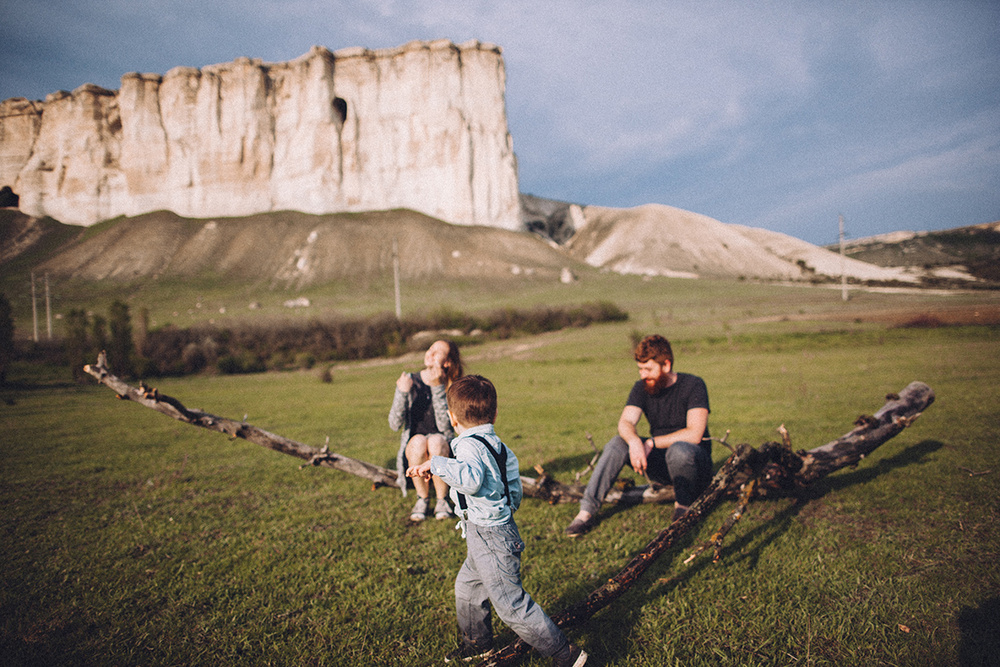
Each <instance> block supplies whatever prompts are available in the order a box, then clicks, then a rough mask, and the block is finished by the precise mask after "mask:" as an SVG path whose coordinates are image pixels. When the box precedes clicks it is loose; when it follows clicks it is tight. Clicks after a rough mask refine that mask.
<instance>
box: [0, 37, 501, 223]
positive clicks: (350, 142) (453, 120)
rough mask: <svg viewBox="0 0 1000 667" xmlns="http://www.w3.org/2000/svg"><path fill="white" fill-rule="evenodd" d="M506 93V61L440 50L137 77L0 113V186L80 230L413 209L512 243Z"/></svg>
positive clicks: (465, 49)
mask: <svg viewBox="0 0 1000 667" xmlns="http://www.w3.org/2000/svg"><path fill="white" fill-rule="evenodd" d="M505 85H506V74H505V70H504V64H503V58H502V56H501V51H500V48H499V47H497V46H493V45H490V44H482V43H480V42H475V41H473V42H466V43H463V44H459V45H456V44H453V43H452V42H450V41H447V40H439V41H434V42H411V43H409V44H406V45H403V46H400V47H398V48H394V49H383V50H377V51H370V50H367V49H361V48H353V49H344V50H340V51H336V52H332V53H331V52H330V51H328V50H327V49H325V48H322V47H313V48H312V49H311V50H310V51H309V53H307V54H305V55H303V56H301V57H299V58H296V59H295V60H292V61H289V62H284V63H262V62H260V61H259V60H251V59H248V58H240V59H237V60H235V61H234V62H230V63H223V64H220V65H212V66H208V67H203V68H201V69H195V68H189V67H178V68H174V69H172V70H170V71H169V72H167V73H166V74H165V75H163V76H160V75H157V74H136V73H130V74H126V75H124V76H123V77H122V83H121V89H120V90H118V91H109V90H104V89H101V88H98V87H97V86H93V85H89V84H87V85H84V86H81V87H80V88H77V89H76V90H74V91H73V92H72V93H66V92H59V93H53V94H51V95H49V96H48V97H47V98H46V100H45V101H44V103H40V102H28V101H27V100H24V99H20V98H15V99H12V100H6V101H4V102H2V103H0V185H10V186H11V187H12V188H13V189H14V191H15V192H16V193H17V194H18V195H19V196H20V208H21V210H22V211H24V212H25V213H28V214H29V215H34V216H42V215H49V216H52V217H53V218H56V219H57V220H60V221H62V222H67V223H73V224H80V225H91V224H93V223H95V222H98V221H100V220H104V219H107V218H112V217H116V216H118V215H129V216H132V215H138V214H141V213H144V212H149V211H154V210H160V209H166V210H170V211H174V212H175V213H177V214H179V215H182V216H187V217H195V218H204V217H215V216H242V215H249V214H253V213H261V212H266V211H278V210H298V211H303V212H306V213H334V212H343V211H365V210H383V209H391V208H411V209H414V210H416V211H419V212H422V213H425V214H427V215H430V216H433V217H436V218H440V219H442V220H445V221H448V222H451V223H456V224H463V225H486V226H492V227H501V228H505V229H519V228H520V219H519V211H520V209H519V200H518V184H517V162H516V158H515V156H514V152H513V145H512V141H511V137H510V134H509V131H508V128H507V117H506V109H505V99H504V95H505Z"/></svg>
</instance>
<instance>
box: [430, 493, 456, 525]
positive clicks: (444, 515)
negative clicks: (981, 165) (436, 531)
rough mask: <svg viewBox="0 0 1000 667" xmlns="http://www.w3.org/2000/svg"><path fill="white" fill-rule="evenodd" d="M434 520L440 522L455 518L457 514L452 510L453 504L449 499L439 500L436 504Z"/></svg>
mask: <svg viewBox="0 0 1000 667" xmlns="http://www.w3.org/2000/svg"><path fill="white" fill-rule="evenodd" d="M434 518H435V519H438V520H440V519H454V518H455V513H454V512H453V511H452V510H451V503H449V502H448V499H447V498H438V499H437V502H436V503H434Z"/></svg>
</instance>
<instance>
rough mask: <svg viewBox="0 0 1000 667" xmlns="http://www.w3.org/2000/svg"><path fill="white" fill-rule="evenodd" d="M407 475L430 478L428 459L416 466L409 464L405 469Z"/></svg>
mask: <svg viewBox="0 0 1000 667" xmlns="http://www.w3.org/2000/svg"><path fill="white" fill-rule="evenodd" d="M406 476H407V477H423V478H424V479H425V480H428V481H429V480H430V478H431V462H430V459H428V460H426V461H424V462H423V463H421V464H420V465H418V466H410V467H409V468H407V469H406Z"/></svg>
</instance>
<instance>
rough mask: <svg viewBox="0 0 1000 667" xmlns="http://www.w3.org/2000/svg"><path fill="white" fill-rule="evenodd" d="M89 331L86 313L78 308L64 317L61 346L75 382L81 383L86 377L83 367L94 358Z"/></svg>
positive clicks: (88, 319) (88, 320)
mask: <svg viewBox="0 0 1000 667" xmlns="http://www.w3.org/2000/svg"><path fill="white" fill-rule="evenodd" d="M89 330H90V318H88V317H87V313H86V312H85V311H83V310H81V309H79V308H74V309H72V310H70V311H69V313H68V314H67V316H66V338H65V339H64V341H63V346H64V347H65V349H66V361H67V363H69V368H70V372H71V373H72V374H73V379H74V380H76V381H77V382H82V381H83V380H84V378H86V377H87V375H86V373H84V371H83V367H84V365H85V364H88V363H90V362H91V361H93V358H94V355H93V354H92V352H93V346H92V345H91V342H90V336H89V334H88V331H89Z"/></svg>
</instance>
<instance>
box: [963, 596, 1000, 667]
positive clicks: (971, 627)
mask: <svg viewBox="0 0 1000 667" xmlns="http://www.w3.org/2000/svg"><path fill="white" fill-rule="evenodd" d="M997 619H1000V597H993V598H990V599H989V600H986V601H985V602H983V603H982V604H981V605H979V607H977V608H975V609H973V608H971V607H965V608H963V609H962V611H961V612H960V613H959V614H958V629H959V631H960V632H961V633H962V639H961V641H960V643H959V645H958V664H960V665H962V667H973V666H976V667H978V666H979V665H995V664H997V662H996V661H997V660H1000V621H998V620H997Z"/></svg>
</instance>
